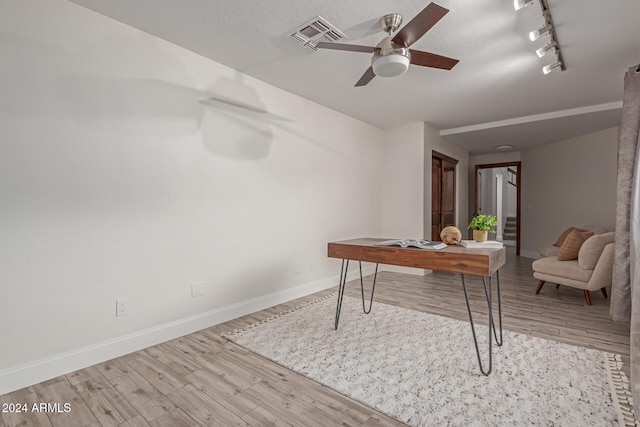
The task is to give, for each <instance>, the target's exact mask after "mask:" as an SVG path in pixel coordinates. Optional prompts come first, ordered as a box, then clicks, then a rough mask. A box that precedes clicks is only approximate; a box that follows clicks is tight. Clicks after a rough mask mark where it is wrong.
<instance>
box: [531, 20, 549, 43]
mask: <svg viewBox="0 0 640 427" xmlns="http://www.w3.org/2000/svg"><path fill="white" fill-rule="evenodd" d="M551 30H553V27H552V26H551V24H547V25H545V26H544V27H541V28H538V29H537V30H533V31H531V32H530V33H529V40H531V41H532V42H534V41H536V40H538V39H539V38H540V36H543V35H545V34H547V33H549V32H550V31H551Z"/></svg>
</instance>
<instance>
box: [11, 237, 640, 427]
mask: <svg viewBox="0 0 640 427" xmlns="http://www.w3.org/2000/svg"><path fill="white" fill-rule="evenodd" d="M512 250H513V249H508V261H507V264H506V265H505V266H504V267H503V269H502V270H501V271H500V281H501V287H502V289H501V290H502V304H503V316H504V327H505V329H509V330H513V331H516V332H522V333H526V334H530V335H535V336H539V337H544V338H548V339H553V340H557V341H562V342H566V343H570V344H575V345H581V346H585V347H591V348H597V349H601V350H605V351H610V352H615V353H620V354H622V355H623V361H624V363H625V370H626V372H627V375H628V374H629V370H628V362H629V326H628V324H624V323H618V322H613V321H611V320H610V319H609V315H608V313H609V300H608V299H607V300H605V299H604V298H603V296H602V294H601V293H599V292H598V293H593V295H592V301H593V305H592V306H587V305H586V302H585V299H584V296H583V293H582V291H580V290H577V289H572V288H568V287H560V289H555V287H554V286H551V285H547V286H545V287H544V288H543V290H542V292H541V293H540V294H539V295H535V293H534V292H535V289H536V286H537V280H535V279H534V278H533V276H532V271H531V260H530V259H526V258H520V257H516V256H515V255H514V254H513V253H512ZM467 283H468V289H469V294H470V298H471V299H472V310H473V311H474V314H475V316H476V318H477V319H478V322H479V323H483V322H484V323H485V324H486V316H485V318H484V319H483V318H482V314H481V313H482V310H483V309H486V302H484V301H483V299H484V294H483V292H482V290H481V282H479V281H478V279H473V278H468V281H467ZM365 286H367V289H369V287H370V282H366V283H365ZM376 287H377V289H376V295H375V301H374V310H375V302H384V303H387V304H394V305H398V306H402V307H406V308H411V309H414V310H420V311H425V312H429V313H434V314H440V315H443V316H449V317H453V318H456V319H460V320H465V321H467V320H468V317H467V312H466V306H465V303H464V296H463V293H462V286H461V284H460V277H459V276H458V275H453V274H448V273H434V274H432V275H428V276H425V277H420V276H412V275H405V274H399V273H390V272H381V273H380V274H379V276H378V284H377V286H376ZM334 291H335V289H331V290H327V291H323V292H319V293H317V294H313V295H309V296H307V297H304V298H300V299H298V300H294V301H290V302H289V303H286V304H281V305H279V306H276V307H272V308H270V309H267V310H263V311H261V312H258V313H254V314H251V315H248V316H244V317H241V318H239V319H235V320H233V321H230V322H227V323H225V324H221V325H217V326H215V327H212V328H209V329H205V330H202V331H199V332H197V333H194V334H191V335H188V336H184V337H181V338H178V339H175V340H172V341H169V342H166V343H163V344H160V345H157V346H154V347H150V348H147V349H145V350H142V351H139V352H136V353H132V354H128V355H126V356H123V357H120V358H117V359H114V360H111V361H108V362H105V363H102V364H99V365H96V366H92V367H90V368H87V369H82V370H80V371H77V372H73V373H71V374H68V375H64V376H61V377H58V378H54V379H52V380H49V381H45V382H43V383H40V384H36V385H34V386H31V387H27V388H24V389H22V390H18V391H16V392H13V393H10V394H7V395H4V396H0V405H1V404H5V403H6V404H15V403H26V404H27V405H28V407H29V409H31V407H32V405H33V404H40V403H43V402H44V403H59V404H60V409H59V410H56V411H53V412H51V411H49V412H32V411H30V410H29V411H27V412H26V413H16V412H4V413H1V417H0V427H14V426H64V427H73V426H87V427H98V426H123V427H137V426H154V427H155V426H157V427H160V426H168V427H169V426H170V427H179V426H234V425H240V426H247V425H250V426H267V425H273V426H289V425H296V426H329V425H350V426H399V425H403V424H402V423H400V422H398V421H396V420H394V419H392V418H390V417H388V416H386V415H384V414H380V413H378V412H376V411H375V410H373V409H371V408H369V407H367V406H364V405H362V404H360V403H358V402H355V401H353V400H351V399H349V398H347V397H345V396H343V395H341V394H339V393H336V392H334V391H333V390H331V389H329V388H326V387H324V386H321V385H319V384H317V383H315V382H313V381H310V380H308V379H306V378H304V377H302V376H301V375H298V374H296V373H294V372H291V371H289V370H288V369H286V368H283V367H281V366H279V365H277V364H275V363H273V362H270V361H267V360H265V359H263V358H261V357H260V356H257V355H255V354H253V353H251V352H249V351H247V350H244V349H243V348H240V347H238V346H236V345H235V344H233V343H231V342H228V341H227V340H225V339H223V338H221V337H220V334H221V333H222V332H224V331H229V330H232V329H235V328H238V327H244V326H246V325H249V324H251V323H254V322H255V321H257V320H260V319H264V318H266V317H269V316H271V315H273V314H275V313H279V312H281V311H284V310H286V309H288V308H291V307H295V306H296V305H298V304H301V303H304V302H306V301H311V300H313V299H315V298H318V297H321V296H324V295H327V294H329V293H331V292H334ZM347 294H350V295H353V296H359V295H360V289H359V285H358V283H357V282H352V283H349V284H348V285H347ZM483 304H484V305H483ZM331 315H333V313H331ZM469 339H470V340H471V336H470V337H469ZM505 345H508V343H505ZM64 403H69V404H70V405H71V411H70V412H64V409H63V408H62V405H63V404H64Z"/></svg>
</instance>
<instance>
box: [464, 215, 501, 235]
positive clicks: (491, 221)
mask: <svg viewBox="0 0 640 427" xmlns="http://www.w3.org/2000/svg"><path fill="white" fill-rule="evenodd" d="M497 225H498V219H497V218H496V217H495V215H482V214H479V215H476V216H474V217H473V218H471V222H470V223H469V230H473V240H475V241H476V242H484V241H486V240H487V235H488V234H489V231H490V232H492V233H495V232H496V226H497Z"/></svg>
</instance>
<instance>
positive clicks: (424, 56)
mask: <svg viewBox="0 0 640 427" xmlns="http://www.w3.org/2000/svg"><path fill="white" fill-rule="evenodd" d="M409 52H411V63H412V64H414V65H421V66H423V67H431V68H440V69H442V70H450V69H452V68H453V67H454V66H455V65H456V64H457V63H458V62H460V60H458V59H453V58H449V57H447V56H442V55H436V54H435V53H430V52H423V51H421V50H414V49H409Z"/></svg>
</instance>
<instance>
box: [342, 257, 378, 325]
mask: <svg viewBox="0 0 640 427" xmlns="http://www.w3.org/2000/svg"><path fill="white" fill-rule="evenodd" d="M358 264H359V266H360V293H361V294H362V311H364V313H365V314H369V313H371V307H372V305H373V294H374V292H375V290H376V279H377V277H378V264H377V263H376V271H375V273H374V275H373V287H372V288H371V298H370V299H369V310H367V309H366V305H365V298H364V280H363V278H362V262H360V261H358ZM348 269H349V260H348V259H346V260H345V259H343V260H342V267H341V268H340V285H339V286H338V304H337V306H336V320H335V323H334V329H338V323H339V322H340V311H341V310H342V300H343V299H344V288H345V287H346V284H347V270H348Z"/></svg>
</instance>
